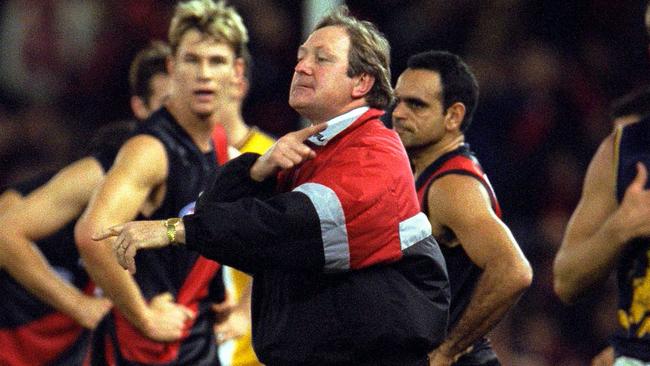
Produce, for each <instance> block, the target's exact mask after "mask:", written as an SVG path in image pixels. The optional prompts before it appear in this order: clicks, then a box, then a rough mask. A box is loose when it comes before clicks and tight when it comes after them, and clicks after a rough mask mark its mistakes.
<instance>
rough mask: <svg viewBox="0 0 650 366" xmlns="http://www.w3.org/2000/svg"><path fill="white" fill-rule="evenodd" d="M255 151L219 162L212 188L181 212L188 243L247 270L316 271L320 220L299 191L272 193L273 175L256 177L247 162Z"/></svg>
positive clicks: (320, 249) (320, 250) (319, 256)
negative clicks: (258, 179) (260, 179)
mask: <svg viewBox="0 0 650 366" xmlns="http://www.w3.org/2000/svg"><path fill="white" fill-rule="evenodd" d="M258 156H259V155H256V154H244V155H242V156H240V157H239V158H237V159H234V160H232V161H231V162H229V163H228V164H226V165H225V166H224V168H223V169H222V171H221V172H220V173H219V175H218V176H217V178H216V180H215V181H214V183H213V185H212V187H211V189H210V190H209V191H207V192H205V193H204V194H203V195H202V196H201V198H200V199H199V201H198V203H197V206H196V209H195V212H194V214H192V215H188V216H185V217H184V218H183V222H184V224H185V241H186V243H187V247H188V248H189V249H192V250H196V251H198V252H199V253H201V255H203V256H205V257H207V258H210V259H213V260H216V261H218V262H220V263H222V264H225V265H228V266H231V267H234V268H237V269H239V270H241V271H244V272H248V273H253V274H254V273H256V272H258V271H263V270H266V269H271V268H289V269H297V270H301V269H302V270H314V271H321V270H322V268H323V266H324V261H325V260H324V252H323V243H322V238H321V231H320V222H319V219H318V215H317V213H316V210H315V208H314V206H313V205H312V203H311V201H310V200H309V198H308V197H307V196H306V195H304V194H303V193H300V192H288V193H279V194H273V193H272V192H274V190H275V180H274V179H269V180H267V181H264V182H256V181H254V180H252V179H251V178H250V173H249V171H250V167H251V166H252V164H253V163H254V162H255V160H256V159H257V157H258Z"/></svg>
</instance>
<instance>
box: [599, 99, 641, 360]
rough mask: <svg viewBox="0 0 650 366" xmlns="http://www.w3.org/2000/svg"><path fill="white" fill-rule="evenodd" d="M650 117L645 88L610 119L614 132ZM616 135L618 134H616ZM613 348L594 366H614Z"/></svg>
mask: <svg viewBox="0 0 650 366" xmlns="http://www.w3.org/2000/svg"><path fill="white" fill-rule="evenodd" d="M649 115H650V88H648V87H645V88H642V89H639V90H636V91H633V92H631V93H629V94H626V95H624V96H623V97H621V98H619V99H617V100H615V101H614V102H612V104H611V107H610V113H609V117H610V119H611V121H612V124H613V126H614V130H615V131H616V130H619V129H623V128H625V126H628V125H630V124H633V123H637V122H639V121H640V120H641V119H643V118H646V117H647V116H649ZM614 133H616V132H614ZM615 355H616V354H615V352H614V348H613V347H611V346H610V347H607V348H605V349H604V350H603V351H602V352H600V353H599V354H598V355H596V356H595V357H594V358H593V360H592V365H593V366H611V365H613V364H614V359H615V357H616V356H615Z"/></svg>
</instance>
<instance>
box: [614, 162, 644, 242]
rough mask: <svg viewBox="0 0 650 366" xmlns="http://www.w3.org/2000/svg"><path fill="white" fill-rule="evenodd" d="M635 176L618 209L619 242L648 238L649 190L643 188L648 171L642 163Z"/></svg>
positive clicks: (637, 167) (638, 164) (639, 164)
mask: <svg viewBox="0 0 650 366" xmlns="http://www.w3.org/2000/svg"><path fill="white" fill-rule="evenodd" d="M636 170H637V174H636V176H635V177H634V180H633V181H632V183H630V185H629V186H628V187H627V189H626V190H625V196H624V197H623V201H622V202H621V206H620V207H619V209H618V212H617V216H618V217H619V220H620V221H619V222H620V223H621V228H622V231H621V235H622V238H621V239H622V240H621V242H623V243H625V242H627V241H629V240H630V239H632V238H636V237H644V236H650V220H648V217H650V190H647V189H646V188H645V186H646V182H647V180H648V170H647V168H646V167H645V165H643V163H640V162H639V163H637V165H636Z"/></svg>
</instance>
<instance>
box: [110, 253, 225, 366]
mask: <svg viewBox="0 0 650 366" xmlns="http://www.w3.org/2000/svg"><path fill="white" fill-rule="evenodd" d="M219 267H220V265H219V263H217V262H215V261H212V260H209V259H206V258H204V257H199V258H198V259H197V261H196V262H195V263H194V266H193V267H192V270H191V271H190V273H189V275H188V276H187V277H186V278H185V282H184V283H183V286H181V288H180V290H179V291H178V294H177V296H176V302H177V303H179V304H182V305H185V306H186V307H188V308H189V309H191V310H192V311H194V312H197V311H198V309H199V303H200V302H201V300H203V299H204V298H205V297H206V296H207V295H208V291H209V284H210V281H212V279H213V278H214V276H215V274H216V273H217V271H218V270H219ZM113 315H114V317H115V329H116V334H117V341H118V343H119V347H120V351H121V354H122V356H123V357H124V358H125V359H126V360H129V361H134V362H139V363H167V362H171V361H173V360H175V359H176V358H177V357H178V352H179V350H180V346H181V343H182V342H183V340H184V339H185V338H186V337H187V336H188V335H189V333H190V330H191V328H192V326H194V321H187V324H186V328H185V331H184V332H183V336H182V337H181V339H180V340H178V341H176V342H169V343H161V342H156V341H153V340H151V339H149V338H146V337H145V336H143V335H142V334H141V333H140V331H139V330H137V329H136V328H135V327H134V326H132V325H131V323H129V322H128V321H127V320H126V318H125V317H124V316H123V315H122V314H121V313H119V312H117V311H114V312H113Z"/></svg>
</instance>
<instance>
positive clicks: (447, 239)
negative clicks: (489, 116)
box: [392, 51, 532, 366]
mask: <svg viewBox="0 0 650 366" xmlns="http://www.w3.org/2000/svg"><path fill="white" fill-rule="evenodd" d="M395 97H396V102H395V107H394V109H393V115H392V116H393V128H394V129H395V131H397V133H398V134H399V136H400V138H401V140H402V142H403V143H404V147H405V148H406V150H407V152H408V154H409V158H410V159H411V163H412V166H413V168H414V174H415V178H416V187H417V190H418V198H419V199H420V204H421V206H422V211H423V212H424V213H425V214H427V216H428V217H429V221H430V222H431V227H432V232H433V235H434V236H435V238H436V240H437V241H438V243H440V246H441V249H442V254H443V256H444V257H445V262H446V264H447V271H448V273H449V283H450V286H451V307H450V323H449V334H448V335H447V337H446V338H445V340H444V342H443V343H442V344H440V345H439V346H438V347H437V348H436V349H435V350H434V351H433V352H432V353H431V354H430V355H429V358H430V361H429V364H430V365H431V366H446V365H452V364H453V365H499V364H500V363H499V361H498V360H497V357H496V355H495V354H494V352H493V351H492V349H491V347H490V344H489V341H488V339H487V338H486V337H485V336H486V334H487V333H488V332H489V331H490V330H491V329H492V328H493V327H494V326H495V325H496V324H497V323H498V322H499V321H500V320H501V319H502V318H503V316H504V315H505V313H506V312H507V311H508V309H510V307H512V306H513V305H514V304H515V303H516V302H517V300H518V299H519V297H520V295H521V294H522V293H523V292H524V291H525V290H526V288H528V286H530V284H531V281H532V270H531V268H530V265H529V264H528V261H527V260H526V258H525V257H524V255H523V253H522V252H521V250H520V248H519V245H518V244H517V242H516V241H515V239H514V237H513V236H512V234H511V232H510V230H509V229H508V227H507V226H506V225H505V224H504V223H503V222H502V221H501V218H500V217H501V208H500V207H499V203H498V202H497V199H496V195H495V193H494V191H493V189H492V186H491V185H490V183H489V181H488V179H487V176H486V175H485V173H484V172H483V170H482V168H481V166H480V164H479V163H478V160H477V159H476V157H475V155H474V153H473V152H472V151H471V150H470V148H469V145H468V144H467V143H466V142H465V131H466V130H467V128H468V127H469V125H470V123H471V122H472V117H473V114H474V110H475V108H476V104H477V102H478V84H477V82H476V79H475V77H474V75H473V74H472V72H471V71H470V70H469V67H468V66H467V65H466V64H465V63H464V62H463V61H462V60H461V59H460V58H459V57H458V56H456V55H454V54H451V53H448V52H443V51H429V52H424V53H419V54H416V55H414V56H412V57H411V58H410V59H409V61H408V65H407V69H406V70H405V71H404V72H403V73H402V74H401V75H400V77H399V78H398V80H397V84H396V86H395Z"/></svg>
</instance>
